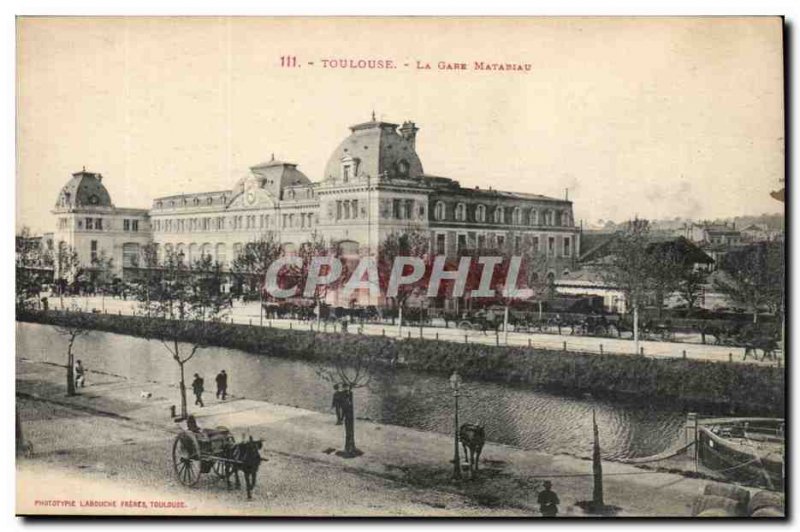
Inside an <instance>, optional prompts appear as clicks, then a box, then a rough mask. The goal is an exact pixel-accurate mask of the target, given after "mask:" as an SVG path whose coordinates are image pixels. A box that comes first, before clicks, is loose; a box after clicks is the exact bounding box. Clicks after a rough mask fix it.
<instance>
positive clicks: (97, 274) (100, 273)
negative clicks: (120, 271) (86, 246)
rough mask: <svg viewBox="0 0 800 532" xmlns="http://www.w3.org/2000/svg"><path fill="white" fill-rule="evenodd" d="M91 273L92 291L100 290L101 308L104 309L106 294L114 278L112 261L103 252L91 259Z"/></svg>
mask: <svg viewBox="0 0 800 532" xmlns="http://www.w3.org/2000/svg"><path fill="white" fill-rule="evenodd" d="M92 273H93V276H92V277H93V279H92V280H93V285H94V289H95V290H97V289H99V290H100V295H101V296H102V303H103V308H104V309H105V304H106V292H107V291H108V290H109V289H110V288H111V283H112V281H113V278H114V259H113V258H112V257H108V256H106V253H105V251H102V252H101V253H100V254H99V255H98V256H96V257H94V258H93V259H92Z"/></svg>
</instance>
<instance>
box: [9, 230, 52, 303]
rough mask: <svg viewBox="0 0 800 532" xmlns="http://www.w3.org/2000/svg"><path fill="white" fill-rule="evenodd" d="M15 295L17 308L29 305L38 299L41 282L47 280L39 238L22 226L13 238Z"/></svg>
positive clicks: (44, 256) (44, 260)
mask: <svg viewBox="0 0 800 532" xmlns="http://www.w3.org/2000/svg"><path fill="white" fill-rule="evenodd" d="M15 244H16V260H15V279H16V284H15V295H16V305H17V308H18V309H23V308H28V307H31V306H32V304H35V302H36V301H37V300H38V296H39V293H40V292H41V290H42V284H43V283H44V282H48V279H47V277H48V275H47V270H46V268H47V266H48V264H47V262H48V261H47V255H46V253H45V250H44V249H43V248H42V246H41V243H40V240H39V239H37V238H35V237H33V235H32V234H31V231H30V229H29V228H28V227H23V228H22V229H21V230H20V231H19V233H17V235H16V238H15Z"/></svg>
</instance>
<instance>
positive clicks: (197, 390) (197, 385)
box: [192, 373, 205, 407]
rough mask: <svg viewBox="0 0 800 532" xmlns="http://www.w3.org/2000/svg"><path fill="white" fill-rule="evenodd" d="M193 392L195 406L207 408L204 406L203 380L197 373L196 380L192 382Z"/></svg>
mask: <svg viewBox="0 0 800 532" xmlns="http://www.w3.org/2000/svg"><path fill="white" fill-rule="evenodd" d="M192 392H194V404H195V405H200V406H201V407H203V406H205V405H204V404H203V378H202V377H201V376H200V375H198V374H197V373H195V374H194V380H193V381H192Z"/></svg>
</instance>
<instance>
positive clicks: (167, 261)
mask: <svg viewBox="0 0 800 532" xmlns="http://www.w3.org/2000/svg"><path fill="white" fill-rule="evenodd" d="M209 260H210V257H206V258H201V259H200V260H199V261H196V263H195V268H193V269H192V268H189V266H188V265H187V264H186V261H185V260H184V256H183V254H182V253H176V252H174V251H168V252H167V253H165V256H164V260H163V262H162V263H161V264H160V265H159V268H158V271H159V273H158V275H153V276H152V278H151V281H150V282H149V283H143V284H142V285H140V287H139V289H138V290H137V293H136V297H137V299H138V300H139V302H140V305H141V307H142V309H143V310H144V311H145V312H144V313H145V314H146V316H147V317H146V318H145V319H147V320H148V326H147V327H146V331H147V334H148V337H149V338H151V339H156V340H158V341H160V342H161V344H162V345H163V346H164V348H165V349H166V350H167V352H168V353H169V354H170V356H171V357H172V359H173V360H174V361H175V363H176V364H177V365H178V368H179V370H180V385H179V387H180V399H181V415H180V417H181V419H185V418H186V417H187V415H188V411H187V402H186V378H185V373H186V372H185V367H186V364H187V363H188V362H189V361H190V360H191V359H192V358H193V357H194V355H195V354H196V353H197V351H198V350H199V349H201V348H202V347H205V346H206V345H207V337H208V335H206V334H197V332H196V330H191V328H193V327H194V326H195V324H193V323H192V322H198V321H202V323H203V327H206V326H207V325H206V324H207V323H209V322H210V323H215V322H219V321H221V320H222V319H223V318H224V316H225V313H226V312H227V310H228V309H229V308H230V296H229V295H226V294H222V293H221V292H220V291H219V290H218V287H219V284H220V281H219V279H220V277H221V272H220V269H219V268H218V267H214V268H211V267H209V265H208V264H209ZM198 280H199V281H200V282H197V283H196V281H198Z"/></svg>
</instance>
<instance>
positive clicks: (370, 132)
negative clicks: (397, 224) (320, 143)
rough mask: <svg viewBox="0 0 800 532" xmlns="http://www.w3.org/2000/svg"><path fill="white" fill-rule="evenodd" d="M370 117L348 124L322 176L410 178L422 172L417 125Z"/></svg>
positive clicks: (416, 176)
mask: <svg viewBox="0 0 800 532" xmlns="http://www.w3.org/2000/svg"><path fill="white" fill-rule="evenodd" d="M397 128H398V125H397V124H392V123H389V122H382V121H377V120H375V115H374V114H373V116H372V120H370V121H369V122H364V123H362V124H356V125H354V126H350V135H349V136H348V137H347V138H346V139H344V140H343V141H342V143H341V144H339V146H338V147H337V148H336V149H335V150H334V151H333V154H331V156H330V158H329V159H328V164H327V165H326V167H325V175H324V176H323V178H324V179H332V180H336V181H349V180H351V179H359V178H362V177H373V178H374V177H385V178H390V179H392V178H400V179H404V178H405V179H409V178H411V179H413V178H419V177H421V176H422V175H423V170H422V162H421V161H420V159H419V156H418V155H417V151H416V134H417V131H418V130H419V128H417V127H416V125H415V124H414V123H413V122H405V123H404V124H403V127H402V128H400V130H399V132H398V129H397Z"/></svg>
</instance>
